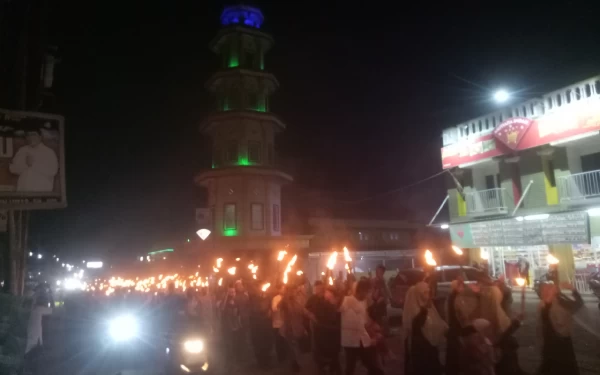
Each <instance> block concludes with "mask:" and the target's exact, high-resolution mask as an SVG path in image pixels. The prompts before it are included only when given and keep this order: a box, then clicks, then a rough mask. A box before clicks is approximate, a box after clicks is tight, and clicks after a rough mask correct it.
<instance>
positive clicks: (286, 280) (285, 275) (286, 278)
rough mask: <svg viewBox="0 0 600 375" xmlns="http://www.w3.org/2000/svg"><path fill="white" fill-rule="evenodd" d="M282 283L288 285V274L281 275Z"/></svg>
mask: <svg viewBox="0 0 600 375" xmlns="http://www.w3.org/2000/svg"><path fill="white" fill-rule="evenodd" d="M283 283H284V284H287V283H288V274H287V272H286V273H284V274H283Z"/></svg>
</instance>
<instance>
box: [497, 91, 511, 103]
mask: <svg viewBox="0 0 600 375" xmlns="http://www.w3.org/2000/svg"><path fill="white" fill-rule="evenodd" d="M508 99H510V94H509V93H508V91H506V90H504V89H499V90H497V91H496V92H495V93H494V100H495V101H496V103H504V102H506V101H507V100H508Z"/></svg>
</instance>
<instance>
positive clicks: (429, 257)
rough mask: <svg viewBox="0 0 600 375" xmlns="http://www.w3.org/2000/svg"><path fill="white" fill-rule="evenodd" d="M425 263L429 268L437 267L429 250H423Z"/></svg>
mask: <svg viewBox="0 0 600 375" xmlns="http://www.w3.org/2000/svg"><path fill="white" fill-rule="evenodd" d="M425 263H427V264H428V265H430V266H437V262H436V261H435V259H433V254H432V253H431V251H429V250H425Z"/></svg>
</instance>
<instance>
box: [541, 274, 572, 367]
mask: <svg viewBox="0 0 600 375" xmlns="http://www.w3.org/2000/svg"><path fill="white" fill-rule="evenodd" d="M561 286H562V288H563V289H569V290H571V292H572V295H573V299H570V298H568V297H567V296H565V295H564V294H562V293H561V292H560V290H559V289H558V286H557V285H554V284H543V285H542V293H541V294H542V298H541V299H542V301H541V302H540V306H539V318H538V324H539V329H538V331H539V332H540V333H541V338H542V364H541V366H540V368H539V371H538V374H539V375H564V374H569V375H578V374H579V368H578V366H577V360H576V358H575V350H574V349H573V340H572V339H571V331H572V328H573V314H575V313H576V312H577V311H578V310H579V309H580V308H581V307H582V306H583V299H582V298H581V295H580V294H579V292H577V290H575V288H573V286H572V285H571V284H568V283H563V284H562V285H561Z"/></svg>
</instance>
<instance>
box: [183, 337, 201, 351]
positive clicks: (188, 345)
mask: <svg viewBox="0 0 600 375" xmlns="http://www.w3.org/2000/svg"><path fill="white" fill-rule="evenodd" d="M183 348H184V349H185V351H186V352H188V353H192V354H196V353H200V352H201V351H202V350H203V349H204V343H203V342H202V340H188V341H186V342H184V343H183Z"/></svg>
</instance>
